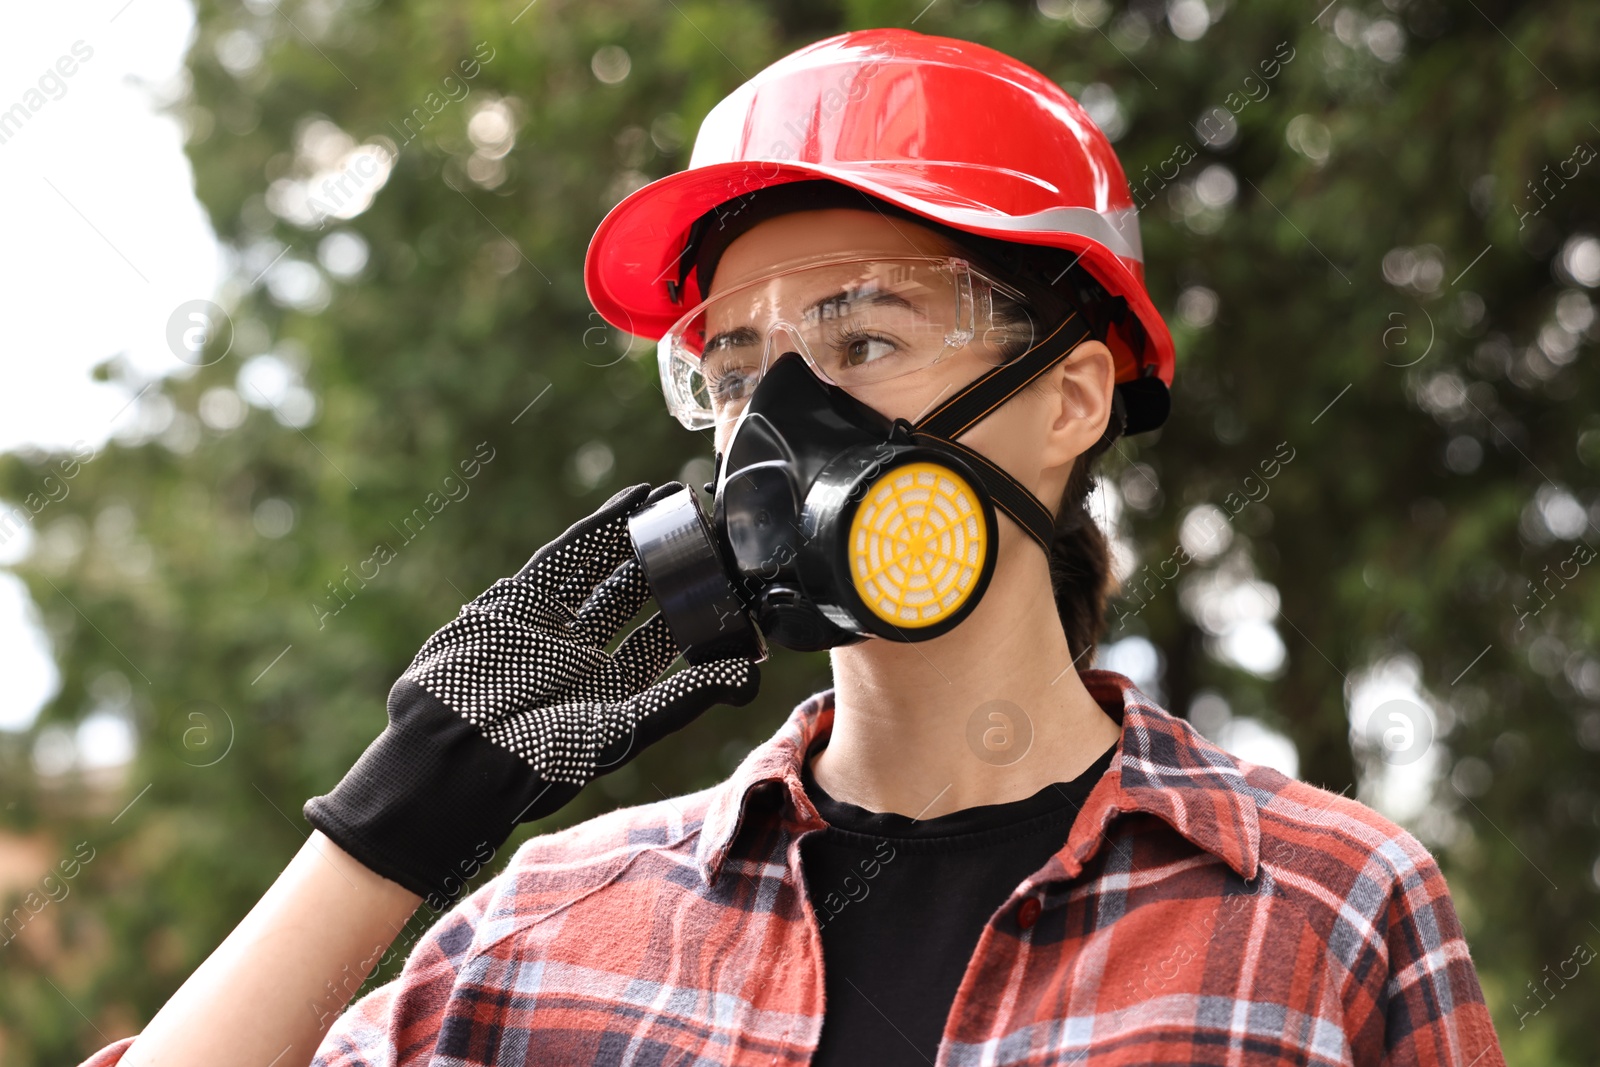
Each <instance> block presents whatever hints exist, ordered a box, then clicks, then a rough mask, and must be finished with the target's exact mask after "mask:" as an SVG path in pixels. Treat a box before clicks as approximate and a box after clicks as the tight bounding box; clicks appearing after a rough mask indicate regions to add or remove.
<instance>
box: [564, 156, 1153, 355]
mask: <svg viewBox="0 0 1600 1067" xmlns="http://www.w3.org/2000/svg"><path fill="white" fill-rule="evenodd" d="M947 169H954V168H951V167H941V166H940V165H938V164H930V163H928V162H926V161H922V160H907V161H905V162H904V163H896V162H886V161H873V162H871V163H867V164H863V165H862V166H861V167H860V168H853V167H844V166H838V165H834V166H827V165H821V164H816V163H805V162H797V161H792V160H739V161H733V162H723V163H713V164H709V165H705V166H701V167H696V168H692V169H689V170H685V171H680V172H678V173H675V174H671V175H668V176H666V177H664V178H660V179H657V180H656V181H654V182H651V183H650V184H649V185H646V186H644V187H643V188H640V189H638V190H635V191H634V192H633V193H631V194H629V195H628V196H627V197H625V198H624V199H623V200H622V201H621V202H620V203H618V204H617V205H616V206H615V207H613V208H612V209H611V210H610V211H609V212H608V213H607V214H606V216H605V218H604V219H602V220H601V222H600V225H599V226H598V227H597V228H596V230H595V233H594V237H593V239H592V240H591V241H590V242H589V250H588V253H587V255H586V256H585V260H584V286H585V289H586V290H587V292H588V296H589V300H590V301H591V302H592V303H593V304H594V306H595V310H597V311H598V312H599V313H600V315H601V317H602V318H604V319H605V320H606V322H608V323H610V324H611V325H612V326H615V327H616V328H617V329H619V330H622V331H623V332H624V333H628V334H631V335H633V336H635V337H643V338H647V339H649V340H652V341H653V340H658V339H659V338H660V337H661V336H662V335H663V334H665V333H666V332H667V330H668V329H669V328H670V327H671V326H672V324H673V323H674V322H676V321H677V320H678V318H679V317H680V316H681V315H682V314H683V313H684V312H685V311H686V310H687V309H688V307H689V306H690V304H692V303H693V301H692V300H689V301H688V302H687V303H675V302H673V300H672V298H671V297H670V295H669V292H668V283H669V282H673V283H675V282H677V281H678V278H679V267H678V256H679V253H680V252H681V251H682V249H683V247H684V245H685V243H686V241H687V239H688V233H689V227H690V226H691V225H692V224H693V223H694V221H695V220H696V219H698V218H700V216H702V215H704V214H705V213H706V212H707V211H710V210H711V209H713V208H716V207H720V206H722V205H724V204H729V203H730V202H733V201H737V200H738V199H739V198H740V197H742V196H747V195H749V194H750V193H753V192H755V191H756V190H758V189H763V188H767V187H769V186H775V185H783V184H786V183H788V182H794V181H804V180H808V179H817V178H822V179H828V180H831V181H836V182H839V183H841V184H843V185H846V186H849V187H851V188H854V189H858V190H860V191H861V192H864V193H867V194H868V195H870V196H875V197H878V198H880V199H882V200H886V201H888V202H890V203H892V204H896V205H898V206H899V207H902V208H904V209H906V210H907V211H910V212H912V213H914V214H917V215H921V216H924V217H926V218H929V219H931V220H934V221H937V222H942V223H946V224H948V225H951V226H954V227H956V228H958V229H961V230H963V231H966V232H968V233H974V234H981V235H983V236H986V237H994V238H998V239H1000V240H1005V241H1015V242H1018V243H1021V244H1037V245H1045V246H1048V247H1052V248H1061V249H1066V250H1068V251H1070V252H1073V253H1075V254H1077V255H1078V256H1079V257H1080V259H1079V262H1080V263H1081V265H1082V266H1083V267H1084V268H1085V269H1087V270H1088V271H1089V273H1091V274H1092V275H1094V277H1095V278H1096V279H1097V280H1098V281H1099V282H1100V284H1101V285H1102V286H1103V287H1104V288H1105V289H1106V291H1107V292H1109V293H1110V294H1111V295H1112V296H1119V297H1122V298H1123V299H1125V300H1126V301H1127V302H1128V307H1129V310H1131V311H1132V312H1133V313H1134V314H1135V315H1136V316H1137V317H1138V319H1139V321H1140V323H1141V325H1142V326H1143V327H1144V330H1145V333H1146V335H1147V337H1148V340H1149V344H1150V351H1149V352H1147V354H1146V360H1147V361H1148V362H1151V363H1153V364H1154V366H1155V368H1156V375H1157V377H1159V378H1160V379H1161V380H1162V381H1163V382H1164V383H1166V384H1168V385H1170V384H1171V382H1172V372H1173V342H1172V335H1171V333H1170V331H1168V329H1167V327H1166V323H1165V322H1164V321H1163V319H1162V316H1161V315H1160V314H1159V313H1157V312H1156V310H1155V307H1154V306H1153V305H1152V304H1151V302H1150V299H1149V297H1148V296H1147V295H1146V292H1145V287H1144V277H1143V275H1144V269H1143V264H1142V262H1141V256H1140V249H1139V245H1138V225H1137V221H1136V219H1131V218H1130V221H1132V225H1131V227H1128V226H1119V225H1118V224H1117V220H1110V219H1107V217H1106V216H1104V215H1101V214H1099V213H1097V212H1094V211H1092V210H1090V209H1087V208H1056V209H1053V210H1051V211H1047V212H1043V213H1041V214H1039V215H1033V216H1024V217H1020V218H1019V217H1017V216H1013V215H1009V214H1006V213H1004V212H1001V211H997V210H995V209H994V208H993V207H991V206H989V205H986V204H981V203H976V202H974V201H972V200H971V199H970V198H966V197H962V196H960V195H958V194H956V193H954V192H953V191H952V187H951V184H950V183H946V182H944V181H941V180H940V178H941V175H940V174H939V171H941V170H947ZM989 180H990V181H991V182H992V181H993V180H995V179H994V175H992V174H991V175H990V179H989ZM1013 180H1015V181H1016V182H1018V183H1028V182H1029V180H1028V179H1027V178H1025V177H1024V176H1021V175H1017V176H1015V178H1014V179H1013ZM1029 184H1031V183H1029ZM1019 200H1020V198H1019ZM734 210H736V209H734ZM1134 373H1136V371H1135V369H1134V368H1131V367H1129V368H1119V380H1122V379H1123V378H1125V377H1132V376H1133V374H1134Z"/></svg>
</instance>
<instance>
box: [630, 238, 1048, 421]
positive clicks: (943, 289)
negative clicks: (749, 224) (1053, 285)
mask: <svg viewBox="0 0 1600 1067" xmlns="http://www.w3.org/2000/svg"><path fill="white" fill-rule="evenodd" d="M996 297H999V298H1000V299H999V300H997V299H996ZM1033 333H1034V331H1033V328H1032V324H1031V320H1030V319H1029V318H1028V317H1027V314H1026V312H1025V311H1024V310H1023V306H1022V298H1021V296H1020V295H1019V294H1017V293H1016V292H1015V291H1014V290H1012V289H1010V288H1008V287H1006V286H1003V285H1001V284H1000V283H998V282H995V281H994V280H992V279H990V278H988V277H986V276H985V275H983V274H981V273H980V272H978V271H977V270H974V269H973V268H972V267H971V266H970V265H969V264H968V263H967V262H966V261H965V260H962V259H956V258H950V257H934V256H919V257H905V258H896V259H883V258H871V259H867V258H830V259H828V260H824V261H820V262H813V263H810V264H806V265H802V266H797V267H793V268H790V269H788V270H783V271H779V272H776V273H774V274H771V275H768V276H766V277H764V278H759V279H756V280H754V281H750V282H746V283H744V284H742V285H739V286H736V287H734V288H732V289H728V290H726V291H724V292H721V293H718V294H716V295H715V296H713V297H711V299H709V300H706V301H704V302H703V303H701V304H700V305H699V306H697V307H695V308H693V309H691V310H690V311H689V312H688V313H687V314H685V315H684V317H683V318H681V319H679V320H678V322H677V323H676V324H675V325H674V326H673V327H672V329H671V330H669V331H668V332H667V334H666V335H665V336H664V337H662V338H661V340H660V342H659V343H658V345H657V356H658V359H659V362H660V365H661V385H662V390H663V392H665V394H666V398H667V406H668V407H669V408H670V409H671V411H672V413H673V415H674V416H676V417H677V419H678V421H679V422H681V423H683V424H684V425H685V426H687V427H689V428H690V429H695V430H698V429H704V428H706V427H709V426H713V425H716V424H717V423H719V422H725V421H728V420H730V419H734V418H737V417H738V415H739V412H740V411H742V410H743V406H744V403H745V401H746V400H747V399H748V397H749V396H750V393H751V392H752V391H753V390H754V389H755V387H756V384H757V383H758V382H759V381H760V380H761V376H762V374H763V373H765V371H766V367H767V365H768V364H769V363H770V362H771V361H772V360H773V359H776V358H777V357H778V356H779V355H781V354H783V353H784V352H788V351H796V352H798V353H799V354H800V356H801V357H802V358H803V359H805V361H806V362H807V363H808V364H809V365H810V366H811V369H812V370H813V371H814V372H815V373H816V374H817V375H818V376H819V377H821V378H822V379H823V380H825V381H828V382H831V383H833V384H834V385H837V386H839V387H841V388H843V389H847V390H848V389H851V388H853V387H856V386H862V385H870V384H873V383H876V382H882V381H886V380H888V379H890V378H897V377H900V376H901V375H905V374H911V373H914V372H916V371H919V370H923V369H925V368H927V367H930V366H932V365H934V364H936V363H938V362H940V361H941V360H943V359H945V358H947V357H948V356H950V355H952V354H953V353H955V352H958V351H961V350H963V349H968V348H970V349H971V350H972V351H973V352H975V353H976V354H977V355H978V356H979V358H980V359H981V360H983V361H984V362H986V363H990V364H998V363H1001V362H1004V361H1005V360H1006V359H1008V358H1011V357H1012V356H1013V355H1015V354H1016V353H1017V352H1020V351H1021V350H1023V349H1025V348H1027V347H1028V345H1030V344H1032V342H1033Z"/></svg>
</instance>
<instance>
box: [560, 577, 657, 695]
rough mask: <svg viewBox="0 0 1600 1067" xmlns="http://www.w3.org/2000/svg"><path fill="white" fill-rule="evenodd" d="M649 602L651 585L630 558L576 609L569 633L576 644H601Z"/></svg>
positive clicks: (609, 638)
mask: <svg viewBox="0 0 1600 1067" xmlns="http://www.w3.org/2000/svg"><path fill="white" fill-rule="evenodd" d="M649 599H650V583H649V582H647V581H645V577H644V568H643V567H642V566H641V565H640V564H639V560H638V559H637V558H636V557H634V556H632V555H630V556H629V557H628V558H627V559H624V560H623V561H622V563H621V565H620V566H618V567H617V569H616V570H614V571H612V572H611V576H610V577H608V578H607V579H606V580H605V581H603V582H601V583H600V585H599V587H598V588H597V589H595V591H594V595H593V596H591V597H590V598H589V599H588V601H587V602H585V603H584V605H583V607H582V608H580V609H579V610H578V617H577V618H576V619H574V620H572V625H571V627H570V628H569V629H568V633H570V634H571V635H572V636H573V637H574V638H576V639H577V640H579V641H584V642H587V643H589V644H591V645H595V646H600V645H604V644H605V643H606V642H607V641H610V640H611V639H612V638H613V637H615V636H617V631H619V630H621V629H622V627H623V625H624V624H625V623H627V622H628V620H629V619H632V618H633V617H634V616H635V615H637V614H639V609H640V608H641V607H643V606H644V602H645V601H646V600H649ZM641 684H642V683H641Z"/></svg>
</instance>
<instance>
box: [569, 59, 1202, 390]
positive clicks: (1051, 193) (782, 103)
mask: <svg viewBox="0 0 1600 1067" xmlns="http://www.w3.org/2000/svg"><path fill="white" fill-rule="evenodd" d="M816 178H823V179H829V180H832V181H835V182H839V183H841V184H843V185H847V186H850V187H852V188H855V189H859V190H861V191H862V192H864V193H867V194H869V195H871V196H875V197H879V198H881V199H883V200H887V201H889V202H890V203H892V204H897V205H899V206H900V207H902V208H905V209H906V210H908V211H911V212H914V213H916V214H918V215H923V216H926V217H928V218H930V219H934V220H937V221H939V222H942V223H945V224H946V225H949V226H952V227H954V228H956V229H959V230H963V231H965V232H967V233H974V234H982V235H984V236H988V237H995V238H999V239H1001V240H1005V241H1015V242H1018V243H1023V244H1037V245H1047V246H1050V247H1053V248H1062V249H1066V250H1068V251H1071V252H1074V253H1077V254H1078V255H1079V257H1080V258H1079V260H1078V263H1079V264H1080V265H1081V266H1083V267H1084V268H1085V269H1087V270H1088V271H1089V273H1090V274H1092V275H1093V276H1094V278H1095V279H1096V280H1097V281H1098V282H1099V283H1100V284H1101V286H1103V287H1104V288H1105V289H1106V291H1107V292H1109V293H1110V294H1111V295H1112V296H1120V297H1122V298H1124V299H1125V300H1126V301H1127V304H1128V308H1129V309H1130V310H1131V311H1132V312H1133V314H1134V316H1135V317H1136V318H1137V319H1138V324H1139V326H1142V327H1143V330H1142V333H1143V338H1140V337H1139V336H1138V335H1139V333H1140V331H1139V330H1138V329H1134V330H1126V329H1125V328H1124V332H1122V333H1121V334H1120V335H1116V331H1114V336H1113V337H1112V338H1110V339H1109V340H1110V343H1111V347H1112V348H1113V349H1114V350H1116V351H1117V357H1118V359H1117V362H1118V372H1117V380H1118V381H1119V382H1122V381H1128V380H1131V379H1133V378H1136V377H1138V376H1140V375H1141V374H1148V373H1150V371H1149V370H1148V369H1146V368H1147V367H1150V366H1153V367H1154V372H1155V374H1156V375H1157V376H1158V377H1159V378H1160V379H1161V381H1162V382H1163V383H1165V384H1167V385H1171V383H1172V367H1173V348H1172V335H1171V333H1170V332H1169V331H1168V330H1167V325H1166V323H1165V322H1163V321H1162V318H1161V315H1160V314H1159V313H1158V312H1157V311H1156V309H1155V306H1154V305H1153V304H1152V303H1151V302H1150V295H1149V294H1148V293H1147V292H1146V291H1145V287H1144V261H1143V254H1142V252H1141V248H1140V242H1139V218H1138V210H1137V209H1136V208H1135V207H1134V204H1133V198H1132V196H1131V195H1130V194H1129V190H1128V180H1127V178H1126V176H1125V175H1124V174H1123V171H1122V165H1121V164H1120V163H1119V162H1118V161H1117V156H1116V153H1115V152H1114V151H1113V150H1112V148H1111V143H1110V141H1108V140H1107V139H1106V136H1105V134H1103V133H1102V132H1101V131H1100V128H1099V127H1098V126H1096V125H1095V124H1094V120H1092V119H1091V118H1089V115H1088V113H1087V112H1085V111H1084V110H1083V108H1082V107H1081V106H1080V105H1079V104H1078V102H1077V101H1076V100H1074V99H1072V97H1070V96H1068V95H1067V93H1066V92H1065V91H1063V90H1062V89H1061V88H1060V87H1059V86H1058V85H1056V84H1055V83H1054V82H1052V81H1051V80H1050V79H1048V78H1046V77H1045V76H1044V75H1042V74H1040V73H1039V72H1038V71H1036V70H1034V69H1033V68H1032V67H1029V66H1027V65H1026V64H1023V63H1020V62H1018V61H1017V60H1015V59H1012V58H1011V57H1010V56H1007V55H1005V54H1003V53H1000V52H996V51H995V50H994V49H992V48H985V47H984V46H982V45H978V44H973V43H972V42H971V41H960V40H955V39H952V38H949V37H932V36H928V35H925V34H921V33H917V32H915V31H912V30H902V29H880V30H858V31H855V32H853V33H844V34H840V35H839V36H837V37H830V38H828V39H826V40H823V41H818V42H817V43H815V44H812V45H808V46H807V47H805V48H802V49H800V50H799V51H797V52H794V53H792V54H790V55H788V56H785V57H784V58H783V59H780V60H778V61H777V62H776V63H774V64H772V65H771V66H769V67H767V68H766V69H765V70H763V71H762V72H761V73H759V74H757V75H756V76H755V77H754V78H751V79H750V80H749V81H747V82H745V84H743V85H741V86H740V87H739V88H738V89H736V90H734V91H733V92H732V93H731V94H730V95H729V96H727V97H726V98H725V99H723V101H722V102H721V103H719V104H718V105H717V106H716V107H714V108H712V109H711V112H710V113H709V114H708V115H707V116H706V117H705V121H704V122H702V123H701V124H700V132H699V135H698V136H697V137H696V138H695V143H694V151H693V153H692V155H691V157H690V160H689V167H688V169H687V170H684V171H681V172H679V173H677V174H672V175H669V176H667V177H665V178H661V179H659V180H657V181H654V182H651V183H650V184H649V185H646V186H645V187H644V188H642V189H639V190H637V191H635V192H634V193H632V194H631V195H629V196H628V197H627V198H625V199H624V200H623V201H622V202H621V203H620V204H618V205H617V206H616V207H615V208H613V209H612V210H611V211H610V212H609V213H608V214H607V215H606V217H605V218H604V219H603V220H602V221H601V223H600V225H599V227H598V228H597V229H596V230H595V234H594V237H593V239H592V240H591V241H590V242H589V251H588V255H587V257H586V259H585V263H584V282H585V285H586V287H587V289H588V293H589V299H590V300H591V301H592V302H593V303H594V306H595V308H596V309H597V310H598V311H599V312H600V314H601V316H602V317H603V318H604V319H605V320H606V321H607V322H609V323H610V324H611V325H613V326H615V327H617V328H618V329H620V330H623V331H624V332H626V333H629V334H633V335H634V336H637V337H646V338H650V339H652V340H654V339H658V338H660V337H661V336H662V335H663V334H664V333H666V332H667V330H668V329H669V328H670V327H671V326H672V324H673V323H674V322H676V321H677V320H678V318H679V317H680V316H682V315H683V314H684V312H685V311H687V310H688V308H689V306H690V305H691V303H692V301H688V302H685V301H686V300H687V298H686V297H685V294H684V293H683V291H682V289H681V288H680V283H681V280H682V279H681V275H680V272H679V256H680V254H681V253H682V251H683V249H684V247H685V244H686V242H687V240H688V234H689V228H690V226H691V224H693V223H694V221H695V220H696V219H698V218H699V217H700V216H701V215H703V214H704V213H705V212H707V211H709V210H711V209H712V208H715V207H718V206H720V205H722V204H724V203H726V202H728V201H730V200H733V199H735V198H737V197H740V196H743V195H745V194H748V193H750V192H752V191H754V190H756V189H760V188H764V187H767V186H773V185H782V184H785V183H787V182H793V181H803V180H808V179H816ZM1141 364H1143V365H1144V366H1141Z"/></svg>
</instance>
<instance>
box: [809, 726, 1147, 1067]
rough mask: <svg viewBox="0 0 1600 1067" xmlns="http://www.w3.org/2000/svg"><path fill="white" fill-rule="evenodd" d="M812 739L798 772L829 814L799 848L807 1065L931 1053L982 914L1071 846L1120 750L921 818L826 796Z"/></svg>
mask: <svg viewBox="0 0 1600 1067" xmlns="http://www.w3.org/2000/svg"><path fill="white" fill-rule="evenodd" d="M820 747H821V746H820V744H819V745H817V746H813V750H812V752H810V753H807V759H806V763H805V767H804V769H803V772H802V781H803V783H804V785H805V790H806V796H808V797H810V798H811V802H812V803H813V804H815V805H816V807H817V810H818V812H820V813H821V815H822V817H823V819H825V820H826V821H827V822H828V824H829V825H828V828H827V829H825V830H818V831H817V832H815V833H812V834H810V835H808V836H807V837H806V838H805V839H804V840H803V841H802V842H801V845H800V857H801V870H802V873H803V874H804V876H805V880H806V892H807V895H808V896H809V897H810V898H811V905H812V908H813V909H814V910H815V911H816V914H817V921H818V922H819V923H820V924H821V925H822V957H823V982H824V991H825V995H826V1001H825V1006H824V1009H823V1021H822V1038H821V1042H820V1044H819V1045H818V1048H817V1054H816V1056H815V1057H813V1059H812V1061H811V1062H812V1064H813V1065H815V1067H835V1065H845V1064H848V1065H852V1067H854V1065H859V1064H863V1063H871V1064H874V1065H895V1064H925V1063H932V1062H933V1061H934V1059H935V1058H936V1056H937V1053H938V1048H939V1040H940V1038H941V1037H943V1035H944V1025H945V1021H946V1019H947V1018H948V1017H949V1015H950V1006H951V1004H952V1003H953V1002H954V1001H955V995H956V989H957V987H958V986H960V985H961V979H962V976H963V975H965V974H966V970H967V964H968V963H970V962H971V960H972V953H973V950H974V949H975V948H977V945H978V937H979V935H980V934H982V932H983V927H984V924H985V923H987V922H988V921H989V918H990V917H991V916H992V915H994V913H995V911H996V910H997V909H998V908H999V907H1000V905H1001V904H1003V903H1005V901H1006V899H1007V898H1008V897H1010V896H1011V893H1012V892H1013V891H1014V890H1015V889H1016V888H1017V886H1019V885H1021V884H1022V881H1023V879H1025V878H1027V877H1028V876H1029V875H1030V874H1033V873H1034V872H1035V871H1037V870H1038V869H1039V868H1041V867H1043V866H1044V865H1045V863H1046V862H1048V861H1049V859H1050V857H1051V856H1052V855H1054V854H1055V853H1056V852H1058V851H1060V850H1061V848H1062V846H1064V845H1065V844H1066V841H1067V834H1068V833H1069V832H1070V831H1071V829H1072V822H1073V820H1074V819H1075V818H1076V817H1077V814H1078V809H1079V808H1081V807H1082V806H1083V801H1084V800H1085V798H1087V797H1088V795H1089V791H1090V790H1091V789H1093V788H1094V785H1095V783H1096V782H1098V781H1099V780H1100V778H1101V776H1102V775H1104V774H1105V772H1106V769H1107V768H1108V767H1110V766H1111V756H1112V753H1113V752H1115V750H1116V746H1115V745H1113V746H1112V747H1111V748H1108V749H1107V750H1106V751H1105V753H1104V754H1102V755H1101V757H1100V758H1099V759H1098V760H1096V761H1095V762H1094V764H1093V765H1092V766H1090V767H1089V769H1088V770H1086V771H1084V772H1083V774H1081V775H1079V776H1078V777H1077V778H1076V779H1074V780H1073V781H1071V782H1057V783H1054V784H1052V785H1047V786H1045V787H1044V788H1043V789H1041V790H1039V791H1038V792H1037V793H1035V794H1034V795H1033V796H1031V797H1028V798H1026V799H1024V800H1017V801H1013V802H1011V803H1009V804H986V805H983V806H981V807H976V808H966V809H963V810H961V811H955V812H951V813H950V814H948V815H940V816H938V817H937V818H933V819H921V820H918V819H913V818H910V817H909V816H906V815H897V814H893V813H883V812H873V811H868V810H867V809H866V808H862V807H858V806H857V805H854V804H846V803H844V802H842V801H838V800H834V799H833V798H832V797H830V796H828V794H827V793H825V792H823V791H822V789H821V788H820V787H819V786H818V785H817V783H816V780H815V779H814V778H813V777H812V775H811V761H810V756H811V755H814V754H815V752H816V749H817V748H820Z"/></svg>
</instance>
